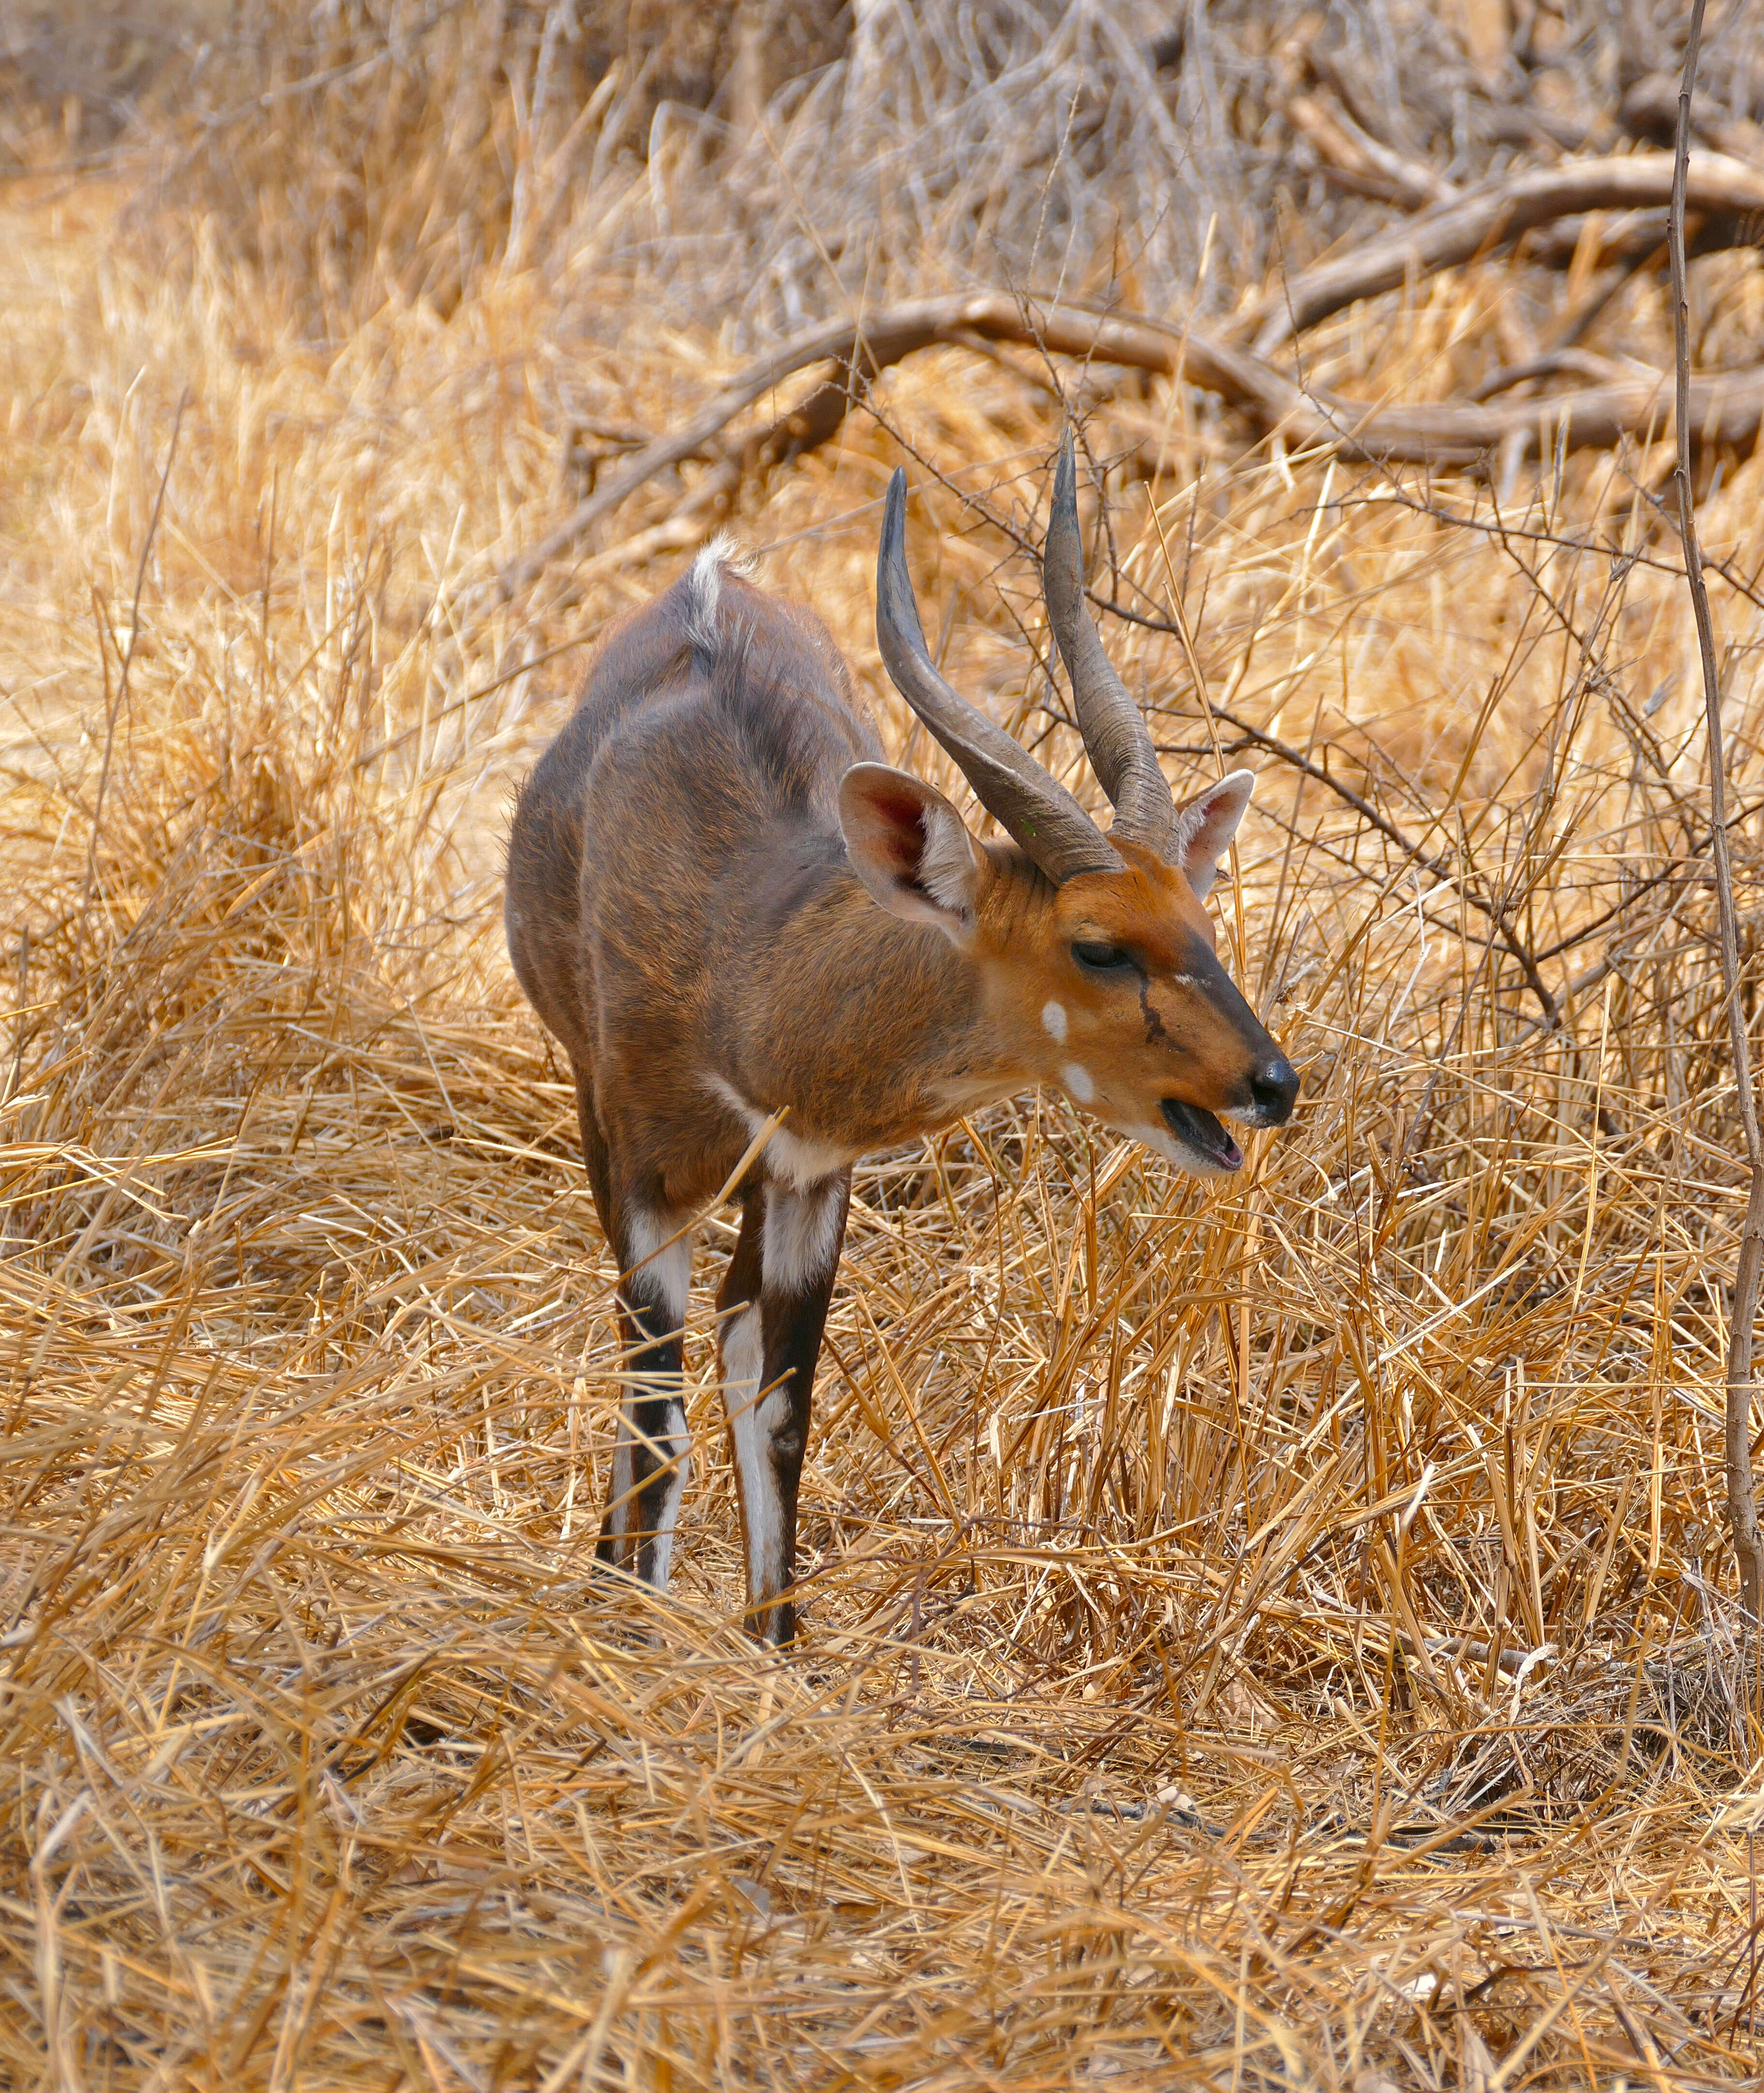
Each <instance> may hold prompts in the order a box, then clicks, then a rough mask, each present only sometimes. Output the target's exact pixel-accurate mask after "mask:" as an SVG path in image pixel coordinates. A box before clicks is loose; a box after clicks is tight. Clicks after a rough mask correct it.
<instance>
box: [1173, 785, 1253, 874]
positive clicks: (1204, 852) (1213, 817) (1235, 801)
mask: <svg viewBox="0 0 1764 2093" xmlns="http://www.w3.org/2000/svg"><path fill="white" fill-rule="evenodd" d="M1253 791H1255V772H1254V771H1253V770H1233V771H1232V772H1230V773H1229V775H1227V776H1225V777H1224V778H1220V781H1219V782H1218V783H1217V784H1216V785H1209V786H1207V789H1206V791H1204V792H1197V793H1196V794H1195V795H1194V798H1193V799H1190V800H1189V801H1188V802H1187V803H1186V804H1185V805H1183V806H1181V807H1179V808H1177V815H1176V825H1175V827H1174V828H1173V829H1172V830H1171V832H1170V835H1171V842H1172V845H1173V846H1174V847H1173V848H1172V851H1171V853H1170V862H1171V863H1172V864H1173V865H1175V866H1176V867H1177V869H1178V870H1179V871H1180V872H1181V873H1184V874H1185V876H1186V877H1187V880H1188V883H1189V885H1190V886H1192V887H1193V888H1194V895H1195V899H1197V900H1200V901H1204V900H1205V899H1207V895H1209V894H1211V891H1212V887H1213V875H1214V873H1216V872H1217V871H1218V869H1219V860H1220V858H1222V857H1223V856H1224V854H1225V852H1226V851H1228V850H1229V849H1230V847H1231V838H1233V836H1234V835H1235V834H1237V824H1238V822H1239V821H1242V819H1243V816H1244V812H1245V809H1246V808H1247V807H1248V806H1249V804H1250V794H1251V793H1252V792H1253Z"/></svg>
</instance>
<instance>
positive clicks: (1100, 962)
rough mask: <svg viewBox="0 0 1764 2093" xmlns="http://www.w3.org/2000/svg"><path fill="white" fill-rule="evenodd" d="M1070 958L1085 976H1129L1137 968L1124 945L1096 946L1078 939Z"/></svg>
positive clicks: (1131, 955)
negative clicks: (1082, 970) (1081, 969)
mask: <svg viewBox="0 0 1764 2093" xmlns="http://www.w3.org/2000/svg"><path fill="white" fill-rule="evenodd" d="M1072 956H1073V959H1075V960H1077V963H1078V964H1079V965H1080V966H1081V967H1082V968H1083V969H1084V971H1085V972H1086V973H1087V974H1130V973H1136V972H1137V971H1138V968H1137V967H1136V965H1135V964H1134V960H1133V954H1132V953H1131V952H1129V951H1128V950H1127V948H1126V947H1125V945H1097V944H1091V943H1089V942H1086V940H1085V939H1083V938H1080V939H1079V940H1078V942H1077V943H1076V944H1075V945H1074V946H1073V948H1072Z"/></svg>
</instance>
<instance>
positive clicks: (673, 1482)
mask: <svg viewBox="0 0 1764 2093" xmlns="http://www.w3.org/2000/svg"><path fill="white" fill-rule="evenodd" d="M689 1444H690V1442H689V1441H688V1440H687V1434H686V1406H685V1404H684V1403H681V1402H674V1403H670V1405H669V1406H668V1425H667V1441H666V1442H665V1443H658V1444H657V1447H656V1451H657V1454H660V1455H661V1457H662V1458H664V1459H666V1458H669V1457H670V1455H671V1456H672V1458H673V1462H674V1465H673V1467H671V1468H670V1469H669V1471H668V1480H667V1495H666V1496H665V1497H664V1498H663V1499H662V1501H661V1510H660V1512H659V1513H657V1516H656V1540H655V1549H654V1554H653V1558H652V1559H653V1562H654V1565H655V1571H654V1576H653V1579H652V1582H653V1584H654V1585H655V1588H656V1589H657V1591H658V1592H665V1591H666V1589H667V1588H668V1577H669V1575H670V1572H671V1571H672V1570H673V1568H674V1527H676V1525H677V1524H678V1522H679V1517H680V1500H681V1499H682V1498H683V1497H684V1496H685V1495H686V1486H687V1484H688V1483H689V1482H690V1481H691V1479H692V1457H691V1454H690V1453H689V1452H688V1451H687V1446H688V1445H689Z"/></svg>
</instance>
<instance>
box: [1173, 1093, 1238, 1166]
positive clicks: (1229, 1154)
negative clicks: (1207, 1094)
mask: <svg viewBox="0 0 1764 2093" xmlns="http://www.w3.org/2000/svg"><path fill="white" fill-rule="evenodd" d="M1158 1109H1159V1111H1161V1112H1162V1113H1163V1114H1164V1124H1165V1125H1166V1126H1167V1127H1168V1129H1170V1131H1171V1133H1173V1134H1174V1135H1175V1136H1176V1137H1177V1140H1178V1141H1181V1142H1186V1143H1187V1145H1188V1146H1190V1148H1192V1149H1194V1150H1195V1152H1196V1153H1197V1154H1198V1155H1203V1156H1204V1157H1205V1158H1206V1159H1207V1161H1208V1162H1209V1163H1211V1164H1212V1165H1213V1167H1214V1168H1215V1169H1217V1170H1235V1169H1237V1168H1238V1167H1239V1165H1240V1164H1241V1163H1242V1161H1243V1150H1242V1149H1241V1148H1239V1147H1238V1146H1237V1143H1236V1142H1234V1141H1233V1139H1232V1138H1231V1136H1230V1135H1229V1133H1226V1132H1225V1129H1224V1126H1223V1125H1222V1124H1220V1121H1219V1120H1216V1119H1215V1118H1214V1116H1213V1115H1212V1114H1211V1112H1210V1111H1202V1110H1201V1108H1200V1107H1199V1106H1198V1105H1185V1104H1183V1103H1181V1102H1180V1100H1179V1099H1177V1098H1164V1099H1162V1100H1161V1102H1160V1103H1159V1107H1158Z"/></svg>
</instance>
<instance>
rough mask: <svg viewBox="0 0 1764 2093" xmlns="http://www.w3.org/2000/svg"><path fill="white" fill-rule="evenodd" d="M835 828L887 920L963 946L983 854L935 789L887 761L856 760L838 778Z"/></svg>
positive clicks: (955, 813)
mask: <svg viewBox="0 0 1764 2093" xmlns="http://www.w3.org/2000/svg"><path fill="white" fill-rule="evenodd" d="M839 827H840V829H841V830H842V831H843V834H844V837H845V852H846V856H847V858H848V859H849V860H850V861H851V866H852V871H853V872H855V873H856V874H857V876H858V877H859V878H860V880H861V881H862V882H863V883H864V885H865V887H866V888H867V889H868V890H869V893H870V895H872V896H873V899H876V900H877V901H878V902H880V903H881V904H882V907H883V908H886V910H887V911H888V912H889V914H890V915H891V916H901V917H903V918H904V920H905V921H908V922H909V923H934V924H935V925H936V926H937V928H938V929H939V930H941V931H942V932H943V934H944V936H945V937H946V938H949V939H951V942H954V943H956V944H961V943H963V942H965V941H966V938H967V937H968V934H969V932H970V931H971V930H972V929H973V923H974V909H975V905H976V902H977V897H978V893H979V886H980V852H979V849H978V847H977V845H976V843H975V842H974V839H973V837H972V836H971V835H969V833H968V830H967V827H966V825H965V824H964V822H963V821H962V817H961V816H960V814H958V813H957V812H956V809H955V808H953V807H952V806H951V804H950V803H949V802H948V800H947V799H945V798H944V797H943V794H942V793H941V792H939V791H938V790H937V788H936V787H935V786H932V785H927V784H925V782H923V780H922V779H921V778H914V777H912V776H910V775H909V774H908V773H907V772H906V771H904V770H892V769H890V768H889V767H888V765H886V764H885V763H854V764H853V765H852V768H851V769H849V770H847V772H846V773H845V775H844V777H843V778H841V779H840V780H839Z"/></svg>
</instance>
